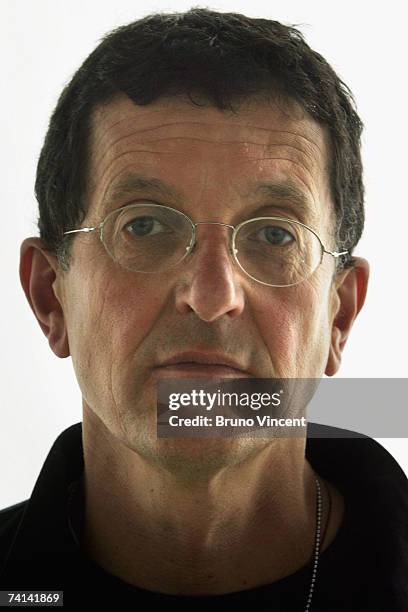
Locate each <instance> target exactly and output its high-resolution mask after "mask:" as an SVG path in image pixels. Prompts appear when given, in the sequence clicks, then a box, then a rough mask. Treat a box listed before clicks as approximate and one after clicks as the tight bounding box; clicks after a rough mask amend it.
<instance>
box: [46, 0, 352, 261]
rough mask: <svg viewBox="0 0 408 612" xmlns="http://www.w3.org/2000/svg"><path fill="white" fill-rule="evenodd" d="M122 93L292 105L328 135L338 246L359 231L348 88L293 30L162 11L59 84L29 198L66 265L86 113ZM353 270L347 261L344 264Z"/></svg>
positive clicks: (80, 185) (196, 12)
mask: <svg viewBox="0 0 408 612" xmlns="http://www.w3.org/2000/svg"><path fill="white" fill-rule="evenodd" d="M119 93H125V94H126V95H127V96H129V98H130V99H131V100H132V101H133V102H134V103H135V104H137V105H147V104H150V103H151V102H153V101H155V100H157V99H158V98H160V97H162V96H168V95H171V96H178V95H187V96H188V98H189V99H190V100H191V102H192V103H193V104H196V103H197V102H195V100H194V97H193V95H194V94H197V93H198V94H199V95H201V96H204V98H205V99H206V100H208V102H209V103H210V104H212V105H214V106H215V107H217V108H218V109H220V110H226V109H228V110H231V111H234V103H239V102H242V101H245V100H247V99H250V98H251V97H253V96H257V95H258V94H266V95H268V93H269V94H275V95H276V94H278V95H280V96H283V97H284V98H286V99H292V100H295V101H296V102H297V103H298V104H299V105H300V106H301V107H302V108H303V109H304V110H305V111H307V113H309V114H310V115H311V116H312V117H313V118H314V119H315V120H316V121H317V122H319V123H320V124H321V125H323V126H326V128H327V129H328V134H329V142H330V151H329V157H330V159H329V179H330V188H331V193H332V198H333V202H334V208H335V240H336V248H338V249H339V250H346V249H347V250H349V252H350V253H351V252H352V249H353V248H354V247H355V245H356V244H357V242H358V240H359V238H360V236H361V233H362V230H363V225H364V206H363V202H364V186H363V177H362V163H361V154H360V138H361V132H362V128H363V124H362V122H361V120H360V118H359V116H358V115H357V112H356V109H355V102H354V99H353V96H352V93H351V91H350V89H349V88H348V87H347V85H345V84H344V83H343V81H342V80H341V79H340V78H339V77H338V76H337V74H336V73H335V72H334V70H333V69H332V68H331V66H330V65H329V64H328V62H327V61H326V60H325V59H324V58H323V57H322V56H321V55H320V54H319V53H317V52H316V51H313V50H312V49H311V48H310V47H309V46H308V44H307V43H306V42H305V40H304V37H303V35H302V33H301V32H300V31H299V30H297V29H296V28H294V27H289V26H287V25H283V24H282V23H279V22H278V21H272V20H269V19H254V18H250V17H247V16H245V15H241V14H237V13H218V12H216V11H211V10H208V9H205V8H197V7H194V8H192V9H190V10H189V11H188V12H185V13H171V14H168V13H166V14H165V13H158V14H153V15H148V16H146V17H144V18H142V19H139V20H137V21H135V22H133V23H130V24H128V25H125V26H121V27H118V28H117V29H115V30H113V31H112V32H110V33H109V34H107V35H106V36H105V37H104V38H103V39H102V41H101V42H100V44H99V45H98V46H97V47H96V48H95V50H94V51H93V52H92V53H91V54H90V55H89V56H88V58H87V59H86V60H85V61H84V63H83V64H82V66H81V67H80V68H79V69H78V70H77V72H76V73H75V74H74V76H73V78H72V79H71V81H70V82H69V83H68V84H67V85H66V87H65V88H64V90H63V92H62V94H61V96H60V98H59V100H58V103H57V106H56V108H55V110H54V112H53V114H52V116H51V119H50V124H49V127H48V131H47V135H46V138H45V141H44V145H43V147H42V150H41V154H40V158H39V162H38V167H37V177H36V183H35V193H36V197H37V200H38V204H39V217H38V228H39V232H40V237H41V238H42V240H43V242H44V244H45V247H46V248H47V249H49V250H51V251H53V252H55V253H56V254H57V256H58V260H59V263H60V265H61V267H62V269H63V270H68V269H69V260H70V257H69V256H70V246H71V241H72V236H75V234H69V235H68V236H63V232H64V231H67V230H69V229H74V228H77V227H80V224H81V223H82V221H83V219H84V218H85V215H86V212H87V205H86V202H85V192H86V186H87V169H88V167H89V166H88V162H89V157H90V156H89V151H88V148H89V140H90V138H89V137H90V125H91V115H92V111H93V110H94V109H95V108H96V107H97V106H98V104H101V103H106V102H108V101H110V100H111V99H113V98H114V96H115V95H117V94H119ZM350 265H353V258H352V257H348V256H345V257H344V258H343V261H342V262H341V263H340V266H350Z"/></svg>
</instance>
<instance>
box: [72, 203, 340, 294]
mask: <svg viewBox="0 0 408 612" xmlns="http://www.w3.org/2000/svg"><path fill="white" fill-rule="evenodd" d="M202 224H211V225H223V226H225V227H229V228H230V229H232V230H233V232H232V237H231V242H230V252H231V255H232V256H233V258H234V260H235V262H236V263H237V265H238V266H239V267H240V268H241V270H242V271H243V272H244V273H245V274H246V275H247V276H249V277H250V278H252V279H253V280H254V281H257V282H258V283H261V284H263V285H268V286H271V287H290V286H292V285H297V284H298V283H300V282H301V281H303V280H306V279H307V278H309V277H310V276H311V275H312V274H313V273H314V272H315V270H316V269H317V268H318V266H319V265H320V264H321V262H322V260H323V255H324V253H327V254H328V255H331V256H332V257H334V258H337V257H340V256H341V255H346V254H348V251H341V252H336V251H329V250H327V249H326V248H325V247H324V245H323V243H322V241H321V239H320V237H319V236H318V234H317V233H316V232H315V230H313V229H312V228H310V227H308V226H307V225H304V224H303V223H301V222H300V221H295V220H293V219H287V218H284V217H274V216H271V217H269V216H268V217H256V218H253V219H248V220H246V221H243V222H242V223H239V224H238V225H236V226H234V225H229V224H228V223H220V222H218V221H198V222H197V223H194V222H193V221H192V220H191V219H190V217H188V216H187V215H185V214H184V213H182V212H181V211H179V210H177V209H175V208H171V207H170V206H164V205H162V204H152V203H150V202H146V203H143V202H139V203H134V204H127V205H125V206H122V207H120V208H117V209H115V210H112V211H111V212H109V213H108V214H107V215H106V217H105V218H104V219H103V220H102V221H101V222H100V223H99V224H98V225H96V226H95V227H83V228H80V229H74V230H69V231H66V232H64V235H66V234H74V233H77V232H92V231H96V230H99V238H100V240H101V242H102V244H103V245H104V247H105V249H106V251H107V253H108V254H109V255H110V256H111V257H112V259H113V260H114V261H115V262H117V263H118V264H119V265H121V266H122V267H123V268H125V269H127V270H131V271H132V272H140V273H144V274H157V273H161V272H166V271H168V270H170V269H171V268H173V267H174V266H176V265H178V264H179V263H181V262H182V261H183V260H184V259H185V258H186V257H187V256H188V255H189V254H191V253H192V252H193V250H194V248H195V245H196V226H197V225H202Z"/></svg>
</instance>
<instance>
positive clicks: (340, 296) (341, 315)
mask: <svg viewBox="0 0 408 612" xmlns="http://www.w3.org/2000/svg"><path fill="white" fill-rule="evenodd" d="M354 260H355V264H354V266H353V267H352V268H347V269H346V270H343V271H342V272H340V273H339V275H338V277H337V279H336V281H335V287H334V291H335V292H336V297H337V302H338V306H337V310H336V312H335V313H334V316H333V321H332V328H331V341H330V348H329V354H328V358H327V364H326V370H325V374H326V375H327V376H333V375H334V374H336V372H337V371H338V369H339V367H340V363H341V356H342V352H343V349H344V346H345V344H346V342H347V338H348V336H349V333H350V331H351V328H352V326H353V323H354V321H355V319H356V317H357V315H358V313H359V312H360V310H361V308H362V307H363V304H364V301H365V298H366V294H367V285H368V277H369V264H368V262H367V261H366V260H365V259H363V258H362V257H355V258H354Z"/></svg>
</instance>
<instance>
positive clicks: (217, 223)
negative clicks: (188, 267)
mask: <svg viewBox="0 0 408 612" xmlns="http://www.w3.org/2000/svg"><path fill="white" fill-rule="evenodd" d="M197 225H223V226H224V227H229V228H230V229H232V231H233V233H232V234H231V238H230V240H229V250H230V252H231V255H233V254H234V248H233V244H232V237H233V235H234V231H235V226H234V225H230V224H229V223H222V222H221V221H197V222H196V223H194V222H193V227H194V232H193V233H194V240H193V245H192V249H194V248H195V245H196V244H197V240H196V238H197V236H196V227H197Z"/></svg>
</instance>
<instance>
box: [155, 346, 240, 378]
mask: <svg viewBox="0 0 408 612" xmlns="http://www.w3.org/2000/svg"><path fill="white" fill-rule="evenodd" d="M155 370H156V372H162V373H166V374H167V375H171V374H174V375H175V376H177V375H183V374H186V375H190V376H195V375H197V376H199V375H201V376H219V377H227V378H231V377H235V378H243V377H245V378H249V377H251V373H250V372H249V371H248V370H247V369H246V366H245V365H244V364H242V363H240V362H239V361H237V360H236V359H233V358H231V357H230V356H229V355H225V354H221V353H204V352H197V351H188V352H183V353H178V354H177V355H173V356H172V357H170V358H169V359H166V360H164V361H162V362H161V363H160V364H158V365H157V366H156V367H155Z"/></svg>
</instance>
